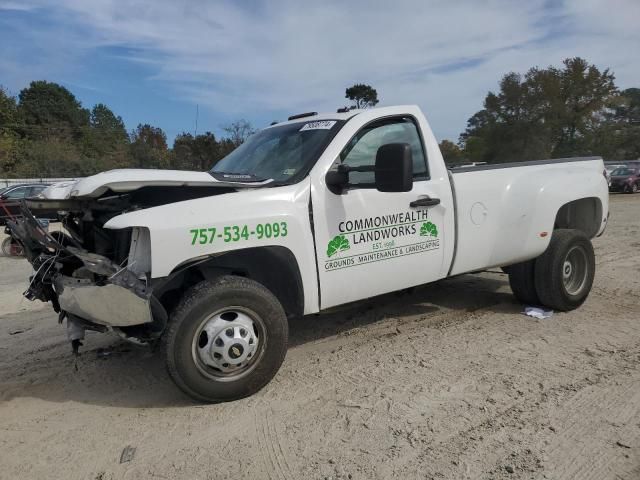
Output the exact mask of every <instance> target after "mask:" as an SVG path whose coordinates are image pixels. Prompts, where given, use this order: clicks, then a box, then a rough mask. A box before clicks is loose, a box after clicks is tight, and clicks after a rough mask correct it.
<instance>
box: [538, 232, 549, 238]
mask: <svg viewBox="0 0 640 480" xmlns="http://www.w3.org/2000/svg"><path fill="white" fill-rule="evenodd" d="M547 235H549V232H540V236H541V237H542V238H544V237H546V236H547Z"/></svg>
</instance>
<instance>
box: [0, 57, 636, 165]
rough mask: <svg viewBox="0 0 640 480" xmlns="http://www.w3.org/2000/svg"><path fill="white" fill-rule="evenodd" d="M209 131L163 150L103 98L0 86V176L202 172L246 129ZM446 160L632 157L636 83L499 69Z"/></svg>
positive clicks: (598, 74) (577, 71)
mask: <svg viewBox="0 0 640 480" xmlns="http://www.w3.org/2000/svg"><path fill="white" fill-rule="evenodd" d="M345 98H347V99H349V100H351V102H352V105H351V106H349V107H345V108H346V109H349V108H369V107H374V106H375V105H377V104H378V102H379V99H378V92H377V91H376V89H375V88H373V87H372V86H370V85H367V84H362V83H360V84H355V85H353V86H351V87H349V88H347V89H346V90H345ZM224 131H225V135H224V136H223V137H221V138H216V136H215V135H214V134H213V133H211V132H205V133H203V134H199V135H192V134H190V133H182V134H180V135H178V136H176V138H175V139H174V142H173V146H172V147H171V148H169V146H168V144H167V137H166V135H165V133H164V132H163V131H162V129H161V128H159V127H155V126H153V125H149V124H140V125H138V126H137V127H136V128H135V129H134V130H133V131H131V132H127V130H126V128H125V125H124V122H123V121H122V118H121V117H119V116H117V115H116V114H114V113H113V112H112V111H111V110H110V109H109V107H107V106H106V105H104V104H97V105H94V106H93V108H91V109H87V108H84V107H83V106H82V105H81V103H80V102H79V101H78V100H77V99H76V98H75V96H74V95H73V94H72V93H71V92H70V91H69V90H67V89H66V88H65V87H63V86H61V85H58V84H56V83H52V82H47V81H34V82H31V84H30V85H29V86H28V87H27V88H25V89H23V90H22V91H20V93H19V95H18V96H17V97H14V96H12V95H10V94H8V93H7V91H6V90H4V89H3V88H1V87H0V177H66V176H72V177H76V176H86V175H91V174H94V173H97V172H100V171H104V170H109V169H113V168H174V169H185V170H206V169H209V168H211V167H212V166H213V165H214V164H215V163H216V162H217V161H219V160H220V159H222V158H223V157H224V156H226V155H227V154H229V153H230V152H231V151H232V150H233V149H234V148H236V147H237V146H238V145H240V144H241V143H242V142H243V141H244V140H245V139H246V138H247V137H248V136H249V135H251V134H252V133H253V132H254V130H253V128H252V126H251V124H250V123H249V122H247V121H246V120H239V121H237V122H234V123H232V124H231V125H228V126H227V127H225V128H224ZM440 148H441V150H442V153H443V156H444V157H445V160H446V161H447V162H448V163H460V162H465V161H474V162H489V163H501V162H509V161H525V160H534V159H548V158H562V157H570V156H582V155H599V156H602V157H603V158H604V159H605V160H629V159H635V158H640V89H639V88H628V89H626V90H619V89H618V87H617V86H616V84H615V77H614V75H613V73H612V72H610V71H609V69H604V70H601V69H599V68H598V67H597V66H595V65H591V64H589V63H588V62H587V61H586V60H584V59H582V58H569V59H566V60H564V62H563V65H562V67H553V66H550V67H547V68H538V67H534V68H531V69H530V70H529V71H527V72H526V73H524V74H520V73H515V72H511V73H508V74H507V75H505V76H504V77H503V78H502V79H501V81H500V83H499V90H498V91H497V92H489V93H488V94H487V95H486V97H485V99H484V108H482V109H481V110H480V111H478V112H476V113H475V114H474V115H472V116H471V118H469V120H468V122H467V127H466V129H465V131H464V132H462V134H461V135H460V137H459V139H458V141H457V142H452V141H450V140H443V141H442V142H441V143H440Z"/></svg>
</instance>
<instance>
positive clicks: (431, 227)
mask: <svg viewBox="0 0 640 480" xmlns="http://www.w3.org/2000/svg"><path fill="white" fill-rule="evenodd" d="M420 235H421V236H423V237H437V236H438V227H436V226H435V224H434V223H431V222H427V223H423V224H422V227H420Z"/></svg>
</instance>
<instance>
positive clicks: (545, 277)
mask: <svg viewBox="0 0 640 480" xmlns="http://www.w3.org/2000/svg"><path fill="white" fill-rule="evenodd" d="M595 269H596V262H595V255H594V253H593V246H592V245H591V241H590V240H589V238H588V237H587V236H586V235H585V234H584V233H582V232H581V231H579V230H570V229H559V230H555V231H554V232H553V236H552V237H551V242H550V243H549V246H548V247H547V250H546V251H545V252H544V253H543V254H542V255H540V256H539V257H538V258H537V259H536V263H535V285H536V292H537V293H538V297H539V298H540V301H541V302H542V304H543V305H545V306H547V307H550V308H553V309H555V310H560V311H563V312H566V311H569V310H574V309H575V308H578V307H579V306H580V305H582V303H584V301H585V300H586V299H587V297H588V296H589V292H590V291H591V286H592V285H593V279H594V276H595Z"/></svg>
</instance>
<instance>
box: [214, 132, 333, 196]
mask: <svg viewBox="0 0 640 480" xmlns="http://www.w3.org/2000/svg"><path fill="white" fill-rule="evenodd" d="M343 124H344V121H340V120H316V121H309V122H299V123H292V124H289V125H282V126H280V127H278V126H276V127H271V128H266V129H264V130H261V131H259V132H257V133H256V134H254V135H252V136H251V137H249V138H248V139H247V141H246V142H244V143H243V144H242V145H240V146H239V147H238V148H236V149H235V150H234V151H233V152H231V153H230V154H229V155H227V156H226V157H224V158H223V159H222V160H220V161H219V162H218V163H217V164H216V165H215V166H214V167H213V168H212V169H211V170H210V171H209V173H211V174H212V175H213V176H214V177H219V179H220V180H225V181H229V180H234V179H235V180H237V181H244V182H246V181H253V182H256V181H263V180H270V179H271V180H275V181H276V182H279V183H280V182H284V183H288V182H292V183H293V182H295V181H298V180H299V179H300V178H301V177H303V176H304V175H306V174H307V172H308V171H309V169H310V168H311V167H312V166H313V164H314V163H315V162H316V160H317V159H318V157H319V156H320V154H321V153H322V151H323V150H324V148H325V147H326V146H327V145H328V144H329V142H330V141H331V140H332V139H333V137H334V136H335V134H336V133H337V132H338V130H340V128H341V127H342V125H343ZM225 174H226V175H225Z"/></svg>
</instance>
